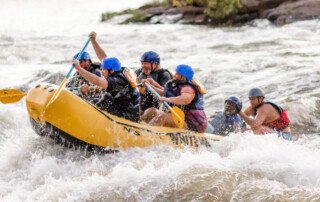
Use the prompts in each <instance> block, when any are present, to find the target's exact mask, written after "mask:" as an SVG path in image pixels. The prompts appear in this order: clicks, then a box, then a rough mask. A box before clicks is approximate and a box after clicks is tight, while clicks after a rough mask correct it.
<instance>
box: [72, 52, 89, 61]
mask: <svg viewBox="0 0 320 202" xmlns="http://www.w3.org/2000/svg"><path fill="white" fill-rule="evenodd" d="M79 54H80V53H77V54H75V55H74V56H73V59H74V60H75V59H77V57H78V55H79ZM78 59H79V60H91V57H90V55H89V53H87V52H82V54H81V55H80V57H79V58H78Z"/></svg>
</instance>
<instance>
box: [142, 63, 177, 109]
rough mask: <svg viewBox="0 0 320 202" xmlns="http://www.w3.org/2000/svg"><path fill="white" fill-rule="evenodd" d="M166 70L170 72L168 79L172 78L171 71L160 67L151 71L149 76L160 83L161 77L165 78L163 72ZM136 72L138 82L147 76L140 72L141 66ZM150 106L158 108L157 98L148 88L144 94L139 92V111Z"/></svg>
mask: <svg viewBox="0 0 320 202" xmlns="http://www.w3.org/2000/svg"><path fill="white" fill-rule="evenodd" d="M166 72H168V73H169V74H170V77H171V78H170V79H172V74H171V72H170V71H169V70H167V69H162V68H161V69H159V70H157V71H154V72H152V73H151V74H150V77H151V78H152V79H153V80H155V81H156V82H157V83H159V84H160V85H161V83H162V82H163V79H164V78H165V77H164V73H166ZM136 74H137V75H138V83H141V81H142V79H146V78H148V76H147V75H146V74H144V73H143V72H142V69H141V68H140V69H138V70H137V71H136ZM151 107H156V108H159V102H158V99H157V98H156V97H155V96H154V95H153V94H152V93H151V92H150V91H149V90H146V91H145V93H144V94H141V111H142V112H143V111H145V110H146V109H148V108H151Z"/></svg>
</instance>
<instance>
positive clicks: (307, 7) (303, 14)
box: [260, 0, 320, 25]
mask: <svg viewBox="0 0 320 202" xmlns="http://www.w3.org/2000/svg"><path fill="white" fill-rule="evenodd" d="M260 17H261V18H267V19H269V20H270V21H272V22H274V23H275V24H277V25H283V24H286V23H291V22H294V21H297V20H308V19H315V18H319V17H320V1H319V0H297V1H294V2H285V3H283V4H281V5H280V6H278V7H277V8H274V9H268V10H265V11H263V12H262V13H261V16H260Z"/></svg>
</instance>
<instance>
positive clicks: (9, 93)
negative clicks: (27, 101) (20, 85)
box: [0, 89, 26, 104]
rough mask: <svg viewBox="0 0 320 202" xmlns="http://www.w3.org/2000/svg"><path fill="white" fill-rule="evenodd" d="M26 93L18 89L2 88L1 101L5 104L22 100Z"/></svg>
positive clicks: (0, 92)
mask: <svg viewBox="0 0 320 202" xmlns="http://www.w3.org/2000/svg"><path fill="white" fill-rule="evenodd" d="M25 95H26V93H24V92H21V91H20V90H17V89H3V90H0V102H2V103H3V104H10V103H15V102H18V101H19V100H21V98H23V97H24V96H25Z"/></svg>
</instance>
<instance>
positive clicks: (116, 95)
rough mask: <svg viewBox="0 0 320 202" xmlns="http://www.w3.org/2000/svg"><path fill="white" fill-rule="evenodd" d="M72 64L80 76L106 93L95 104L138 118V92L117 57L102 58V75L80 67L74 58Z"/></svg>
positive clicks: (116, 113) (124, 115)
mask: <svg viewBox="0 0 320 202" xmlns="http://www.w3.org/2000/svg"><path fill="white" fill-rule="evenodd" d="M74 64H75V69H76V70H77V71H78V72H79V73H80V74H81V76H82V77H84V78H85V79H86V80H87V81H89V82H91V83H92V84H94V85H97V86H99V87H101V88H103V89H105V91H106V93H105V94H104V95H103V96H102V98H101V100H100V101H99V102H98V103H97V104H96V105H97V106H98V107H99V108H100V109H102V110H105V111H108V112H109V113H111V114H114V115H116V116H119V117H123V118H126V119H129V120H132V121H138V120H139V103H140V93H139V91H138V89H137V88H136V87H135V86H132V84H131V83H130V81H131V80H132V78H129V77H128V75H125V73H124V72H123V69H122V68H121V63H120V61H119V59H117V58H115V57H109V58H105V59H103V60H102V62H101V68H102V75H103V77H98V76H97V75H95V74H93V73H90V72H88V71H87V70H85V69H83V68H81V67H80V64H79V61H78V60H75V61H74Z"/></svg>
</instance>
